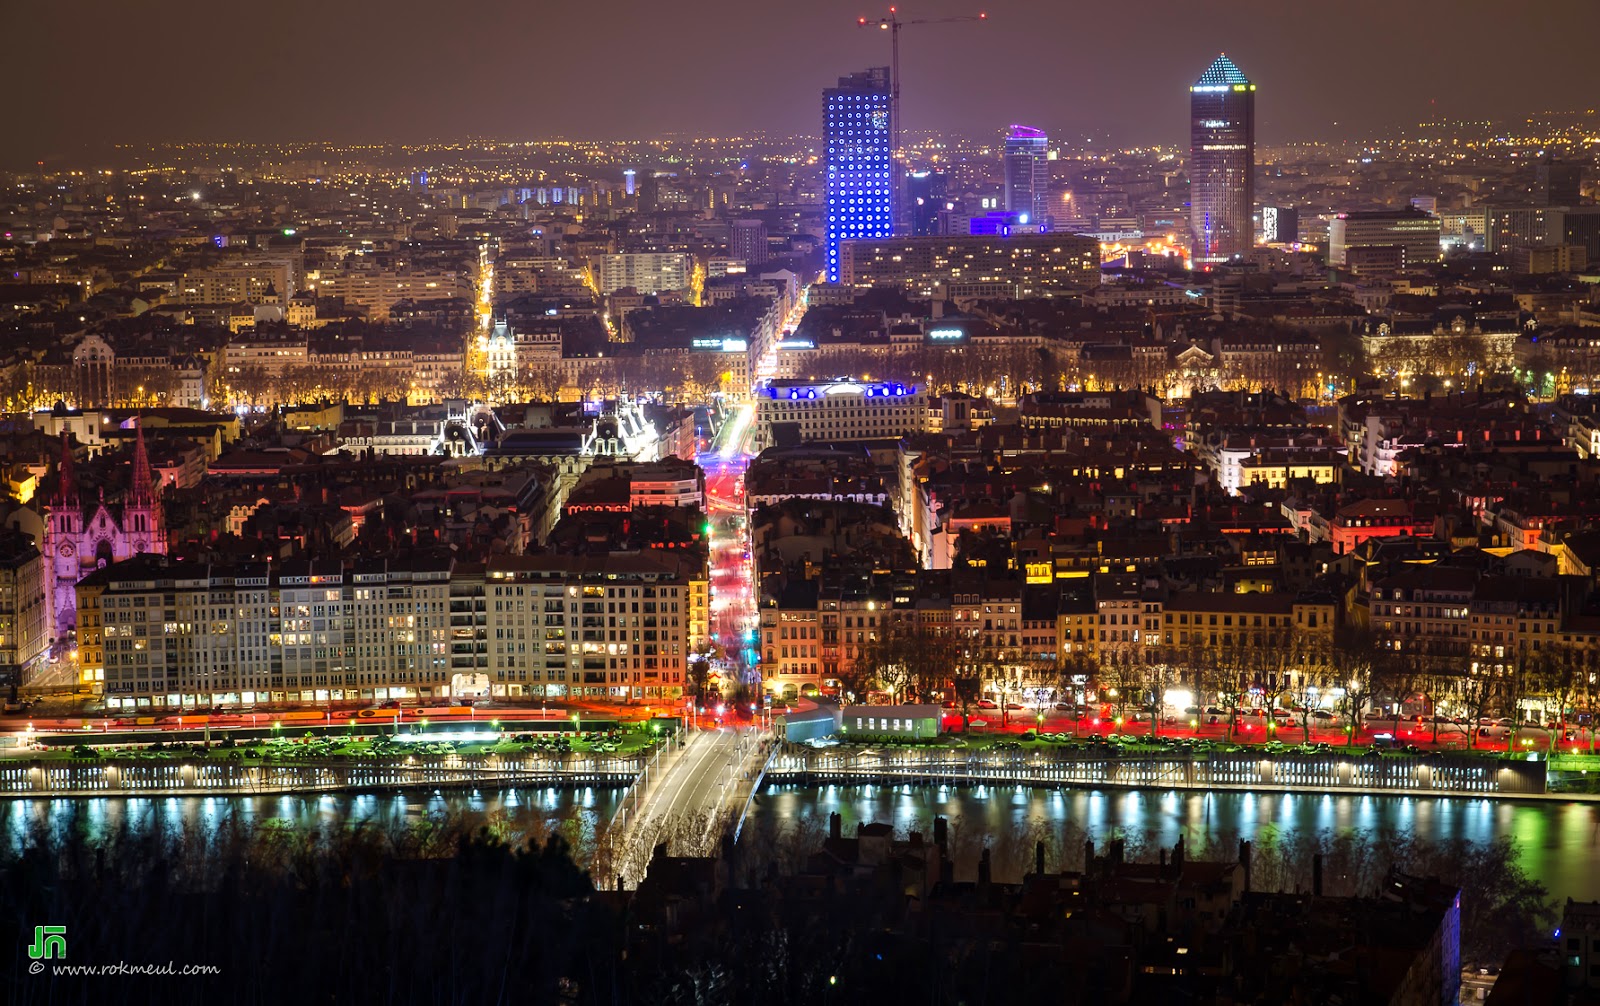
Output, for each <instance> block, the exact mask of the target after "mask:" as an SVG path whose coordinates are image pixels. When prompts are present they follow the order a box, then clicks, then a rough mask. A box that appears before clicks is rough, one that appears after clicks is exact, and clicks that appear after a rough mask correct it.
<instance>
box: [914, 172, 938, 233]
mask: <svg viewBox="0 0 1600 1006" xmlns="http://www.w3.org/2000/svg"><path fill="white" fill-rule="evenodd" d="M946 180H947V179H946V177H945V173H944V172H943V171H913V172H912V173H911V174H909V175H907V176H906V201H907V202H908V203H909V204H910V210H911V234H912V236H913V237H919V238H925V237H930V236H932V235H934V234H937V233H939V211H940V210H942V209H944V208H945V201H944V194H945V183H946Z"/></svg>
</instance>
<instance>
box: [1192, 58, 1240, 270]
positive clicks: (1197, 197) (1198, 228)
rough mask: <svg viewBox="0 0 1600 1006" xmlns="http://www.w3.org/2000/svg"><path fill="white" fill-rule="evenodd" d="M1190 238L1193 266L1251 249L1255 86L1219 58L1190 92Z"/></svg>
mask: <svg viewBox="0 0 1600 1006" xmlns="http://www.w3.org/2000/svg"><path fill="white" fill-rule="evenodd" d="M1189 119H1190V123H1189V234H1190V243H1189V250H1190V255H1191V257H1192V258H1193V260H1194V262H1195V264H1196V265H1199V264H1202V263H1206V262H1223V261H1226V260H1227V259H1228V258H1230V257H1232V256H1234V255H1237V254H1239V253H1240V252H1244V251H1248V250H1249V249H1250V248H1251V246H1252V245H1254V244H1255V228H1254V224H1252V222H1251V213H1252V212H1253V211H1254V209H1255V195H1256V189H1255V169H1256V86H1255V85H1254V84H1252V83H1250V80H1249V78H1247V77H1246V76H1245V75H1244V74H1243V73H1242V72H1241V71H1240V70H1239V68H1238V67H1237V66H1235V65H1234V64H1233V60H1231V59H1229V58H1228V57H1227V56H1226V55H1223V56H1218V57H1217V58H1216V61H1215V62H1213V63H1212V64H1211V65H1210V66H1209V67H1207V68H1206V72H1205V73H1202V74H1201V75H1200V79H1199V80H1197V81H1195V82H1194V86H1192V87H1190V88H1189Z"/></svg>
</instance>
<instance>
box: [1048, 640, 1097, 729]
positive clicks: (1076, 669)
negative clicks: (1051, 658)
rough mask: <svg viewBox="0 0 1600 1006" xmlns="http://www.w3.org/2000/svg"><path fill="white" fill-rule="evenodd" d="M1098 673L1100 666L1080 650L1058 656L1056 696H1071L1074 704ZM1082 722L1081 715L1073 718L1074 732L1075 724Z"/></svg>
mask: <svg viewBox="0 0 1600 1006" xmlns="http://www.w3.org/2000/svg"><path fill="white" fill-rule="evenodd" d="M1099 673H1100V665H1099V664H1098V663H1096V661H1095V659H1094V658H1093V657H1091V656H1090V655H1089V654H1087V653H1085V652H1083V651H1082V650H1079V651H1077V652H1072V653H1063V654H1060V655H1059V656H1058V657H1057V659H1056V667H1055V678H1056V695H1057V696H1058V697H1060V696H1063V695H1071V696H1073V701H1074V703H1076V702H1077V701H1078V699H1079V698H1081V697H1082V689H1083V688H1084V687H1085V686H1087V685H1088V683H1089V682H1090V681H1093V680H1095V678H1096V677H1097V676H1098V675H1099ZM1082 721H1083V716H1082V715H1081V713H1080V714H1079V715H1078V716H1075V717H1074V718H1073V723H1074V724H1075V725H1074V727H1073V730H1074V732H1076V730H1077V727H1076V724H1077V723H1081V722H1082Z"/></svg>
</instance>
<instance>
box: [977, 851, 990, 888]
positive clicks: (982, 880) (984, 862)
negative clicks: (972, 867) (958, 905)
mask: <svg viewBox="0 0 1600 1006" xmlns="http://www.w3.org/2000/svg"><path fill="white" fill-rule="evenodd" d="M990 869H991V867H990V863H989V850H988V849H987V848H985V849H984V850H983V855H982V856H980V857H978V888H979V890H983V891H987V890H988V889H989V871H990Z"/></svg>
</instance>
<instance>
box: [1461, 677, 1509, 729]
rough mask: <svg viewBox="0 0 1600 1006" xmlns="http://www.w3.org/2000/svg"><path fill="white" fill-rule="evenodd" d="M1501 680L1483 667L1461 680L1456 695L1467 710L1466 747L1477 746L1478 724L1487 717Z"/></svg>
mask: <svg viewBox="0 0 1600 1006" xmlns="http://www.w3.org/2000/svg"><path fill="white" fill-rule="evenodd" d="M1500 682H1501V679H1500V677H1499V676H1498V675H1496V674H1495V673H1494V672H1493V671H1492V670H1491V669H1489V668H1487V667H1484V668H1482V669H1480V670H1475V671H1471V672H1469V673H1468V674H1467V675H1466V676H1465V677H1463V678H1462V679H1461V684H1460V686H1459V689H1458V691H1457V694H1459V695H1460V697H1461V704H1462V705H1463V706H1465V707H1466V710H1467V747H1468V748H1469V749H1471V748H1473V747H1475V746H1476V745H1477V738H1478V729H1479V727H1478V723H1479V721H1480V720H1482V719H1483V718H1484V717H1485V716H1487V715H1488V712H1489V710H1490V709H1491V708H1492V707H1493V703H1494V700H1495V696H1496V695H1497V694H1499V691H1500Z"/></svg>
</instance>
